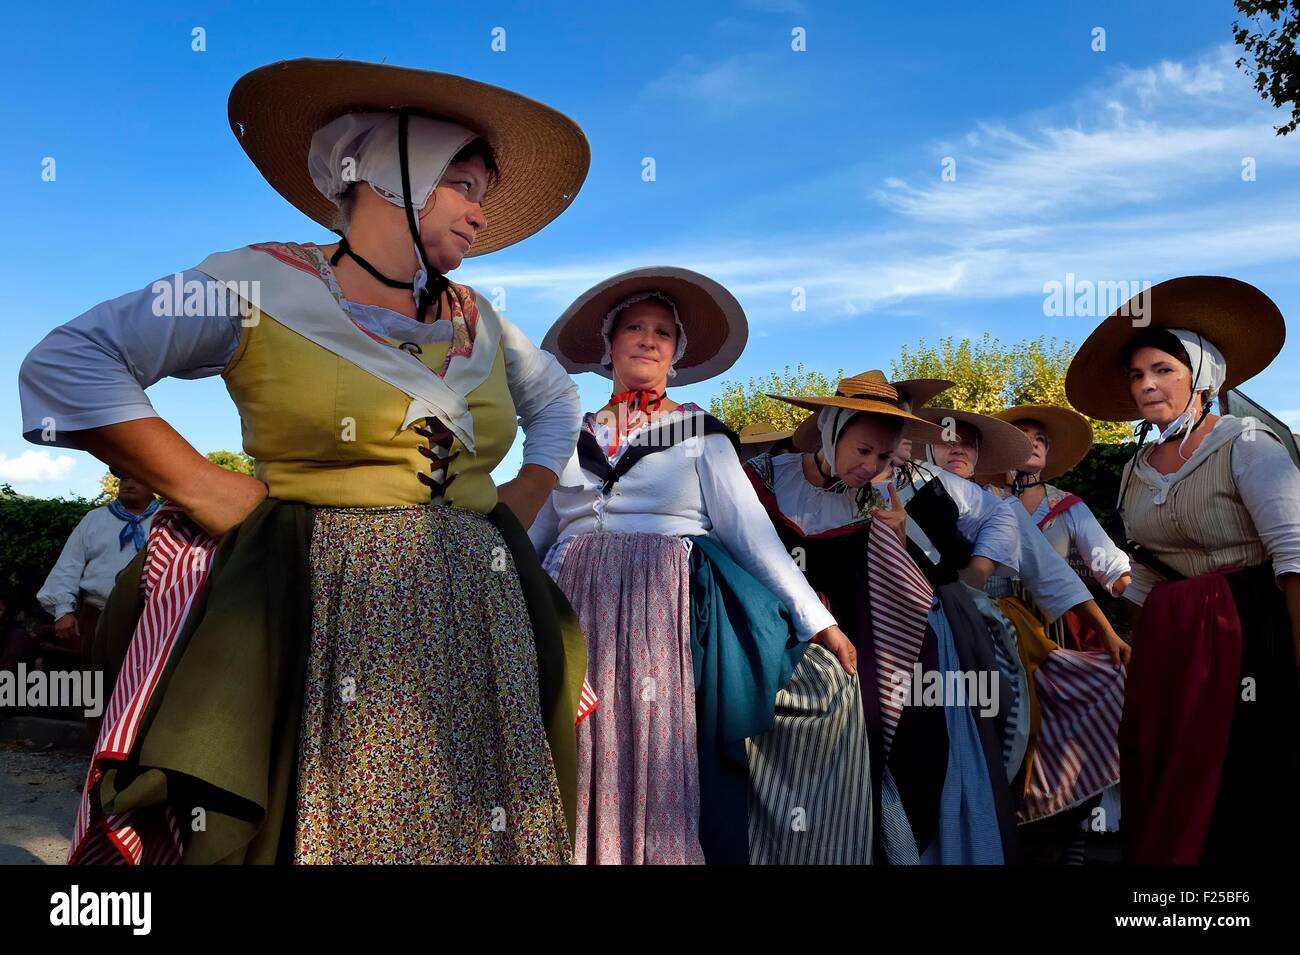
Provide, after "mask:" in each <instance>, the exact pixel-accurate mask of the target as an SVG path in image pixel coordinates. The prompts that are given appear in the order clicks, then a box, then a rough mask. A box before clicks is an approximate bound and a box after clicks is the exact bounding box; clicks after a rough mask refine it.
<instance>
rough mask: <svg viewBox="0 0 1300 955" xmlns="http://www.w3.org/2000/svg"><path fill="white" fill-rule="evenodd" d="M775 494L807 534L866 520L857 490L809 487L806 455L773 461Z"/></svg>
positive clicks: (782, 506)
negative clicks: (805, 461)
mask: <svg viewBox="0 0 1300 955" xmlns="http://www.w3.org/2000/svg"><path fill="white" fill-rule="evenodd" d="M772 490H773V492H774V493H775V494H776V502H777V504H778V505H779V506H780V508H781V513H782V514H784V515H785V516H786V517H788V518H790V520H792V521H794V522H795V523H796V524H798V525H799V529H800V530H801V531H803V533H804V534H820V533H821V532H822V531H829V530H834V529H835V528H838V527H844V526H846V525H848V524H853V523H856V522H857V521H860V520H862V519H863V518H862V515H861V513H860V512H859V510H858V501H857V495H858V492H857V489H856V488H850V489H848V490H841V491H829V490H827V489H826V488H824V487H817V486H816V485H814V484H811V483H809V481H808V479H807V478H806V477H804V473H803V455H802V454H800V453H797V452H795V453H792V454H779V455H777V456H776V457H774V458H773V459H772Z"/></svg>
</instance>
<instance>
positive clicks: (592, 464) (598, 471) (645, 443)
mask: <svg viewBox="0 0 1300 955" xmlns="http://www.w3.org/2000/svg"><path fill="white" fill-rule="evenodd" d="M691 417H693V418H698V419H699V421H700V423H701V425H702V426H693V427H692V428H691V429H690V430H689V432H688V431H687V429H686V428H683V427H682V426H681V421H682V419H681V418H678V419H676V420H675V421H661V422H659V423H656V424H654V425H652V426H651V427H649V428H647V429H645V430H644V431H640V432H637V434H636V435H635V436H634V437H633V438H632V439H630V440H629V441H628V445H629V446H628V449H627V450H626V451H624V452H623V455H622V457H620V458H619V459H618V462H617V463H616V464H613V465H611V464H610V463H609V458H608V457H607V456H606V454H605V452H604V451H603V450H602V449H601V447H600V442H599V441H597V440H596V436H595V435H594V434H592V433H591V432H590V431H588V430H587V429H586V428H583V429H582V430H581V431H580V432H579V433H578V463H579V464H580V465H582V469H583V470H584V471H588V472H590V473H591V474H594V475H595V476H596V477H598V478H599V479H600V480H601V481H602V482H603V483H602V485H601V488H600V493H601V494H608V493H609V492H610V491H611V490H612V489H613V487H614V485H615V484H617V483H618V481H619V478H621V477H622V476H623V475H624V474H627V472H628V471H630V470H632V467H633V466H634V465H635V464H636V463H637V462H638V461H640V460H641V459H642V458H644V457H647V456H648V455H651V454H654V453H655V452H656V451H666V450H668V448H671V447H673V446H674V445H676V444H677V443H678V442H680V441H682V440H684V439H686V438H689V437H694V436H695V435H697V434H698V435H705V436H707V435H710V434H724V435H726V436H727V440H729V441H730V442H731V445H732V447H733V448H735V449H736V450H737V453H738V454H739V449H740V439H739V438H737V437H736V435H735V432H733V431H732V430H731V429H730V428H728V427H727V426H726V425H725V424H723V423H722V422H721V421H719V420H718V419H717V418H715V417H713V415H711V414H708V413H707V412H704V411H697V412H693V413H692V415H691ZM687 420H690V418H688V419H687ZM674 424H676V425H677V427H674Z"/></svg>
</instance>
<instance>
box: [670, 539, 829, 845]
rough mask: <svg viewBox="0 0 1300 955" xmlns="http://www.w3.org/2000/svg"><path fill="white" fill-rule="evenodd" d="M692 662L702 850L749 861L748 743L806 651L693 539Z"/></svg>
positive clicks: (774, 603)
mask: <svg viewBox="0 0 1300 955" xmlns="http://www.w3.org/2000/svg"><path fill="white" fill-rule="evenodd" d="M689 540H690V541H691V544H692V546H691V660H692V663H693V665H694V669H695V714H696V740H697V743H698V747H699V761H700V845H701V846H702V848H703V849H704V858H705V861H707V862H708V863H709V864H710V865H717V864H723V865H744V864H746V863H747V862H748V861H749V808H748V805H749V803H748V798H749V791H748V790H749V764H748V760H747V758H746V756H745V739H746V738H747V737H750V736H757V735H759V734H760V733H765V732H767V730H768V729H770V728H771V726H772V722H773V712H774V710H775V708H776V694H777V691H778V690H780V689H781V687H783V686H785V685H786V684H787V683H788V682H790V677H791V676H792V675H793V673H794V668H795V667H797V666H798V665H799V661H800V660H802V659H803V654H804V651H805V650H806V649H807V647H808V645H807V644H806V643H804V642H803V641H801V640H799V638H798V637H797V636H796V634H795V629H794V622H793V620H792V618H791V616H790V612H789V611H788V610H787V609H786V607H785V605H784V604H783V603H782V602H781V601H780V600H779V599H778V598H777V597H776V595H775V594H773V593H772V592H771V591H770V590H768V589H767V588H766V587H764V586H763V584H761V583H759V581H758V580H757V579H756V578H755V577H754V576H753V575H751V574H750V573H749V572H748V571H747V570H745V569H744V568H743V567H741V566H740V565H739V564H737V563H736V562H735V561H734V560H733V559H732V558H731V555H730V554H728V553H727V551H726V548H724V547H723V546H722V545H721V544H719V543H718V542H717V541H715V540H713V539H711V538H709V537H691V538H689Z"/></svg>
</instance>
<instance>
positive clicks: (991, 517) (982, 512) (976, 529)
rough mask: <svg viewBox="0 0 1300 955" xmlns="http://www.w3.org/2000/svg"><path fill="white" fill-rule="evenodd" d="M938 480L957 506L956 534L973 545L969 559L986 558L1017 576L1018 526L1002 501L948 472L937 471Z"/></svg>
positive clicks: (1018, 555)
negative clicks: (959, 534) (957, 532)
mask: <svg viewBox="0 0 1300 955" xmlns="http://www.w3.org/2000/svg"><path fill="white" fill-rule="evenodd" d="M939 480H940V481H942V482H943V489H944V490H945V491H947V492H948V496H949V497H951V498H952V500H953V503H955V504H956V505H957V530H958V531H959V532H960V533H961V535H962V536H963V537H965V538H966V539H967V540H968V541H971V542H972V545H973V547H972V550H971V556H972V557H987V558H988V559H989V560H991V561H993V563H995V564H1000V565H1002V568H1005V569H1006V570H1007V571H1008V572H1009V573H1011V574H1016V573H1019V571H1020V533H1021V532H1020V525H1019V524H1017V523H1016V518H1015V515H1014V514H1008V513H1007V511H1006V508H1005V507H1003V506H1002V505H1003V500H1002V498H1000V497H998V496H997V495H996V494H994V493H993V492H992V491H986V490H985V489H984V488H982V487H980V486H979V485H978V484H976V483H975V482H974V481H968V480H966V479H965V478H961V477H958V476H957V475H955V474H953V473H952V472H951V471H943V470H941V471H939ZM1021 510H1024V508H1021Z"/></svg>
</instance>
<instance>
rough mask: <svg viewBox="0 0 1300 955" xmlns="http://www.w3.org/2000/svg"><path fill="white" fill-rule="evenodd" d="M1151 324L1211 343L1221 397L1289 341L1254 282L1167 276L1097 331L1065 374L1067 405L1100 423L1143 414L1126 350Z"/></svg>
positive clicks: (1277, 314) (1260, 368)
mask: <svg viewBox="0 0 1300 955" xmlns="http://www.w3.org/2000/svg"><path fill="white" fill-rule="evenodd" d="M1139 323H1141V324H1139ZM1147 328H1185V329H1187V330H1188V331H1192V332H1197V333H1199V334H1201V335H1202V336H1204V337H1205V338H1206V339H1207V340H1208V341H1209V342H1210V343H1212V344H1213V345H1214V346H1215V347H1216V348H1217V349H1218V350H1219V351H1220V352H1221V353H1222V354H1223V358H1224V362H1225V363H1226V364H1227V376H1226V379H1225V381H1224V382H1223V387H1222V388H1220V389H1219V392H1220V394H1222V393H1223V392H1226V391H1227V390H1228V389H1229V388H1235V387H1236V386H1237V385H1240V384H1241V383H1242V382H1244V381H1246V380H1247V379H1249V378H1251V377H1253V376H1255V375H1257V374H1259V373H1260V372H1261V371H1263V370H1264V369H1265V368H1267V367H1268V364H1269V362H1271V361H1272V360H1273V359H1274V358H1275V357H1276V356H1277V353H1278V352H1280V351H1281V350H1282V343H1283V342H1284V341H1285V340H1286V324H1285V322H1284V321H1283V319H1282V313H1281V312H1280V311H1279V310H1278V307H1277V306H1276V305H1274V304H1273V300H1272V299H1270V298H1269V297H1268V296H1267V295H1265V294H1264V293H1263V292H1261V291H1260V290H1259V289H1257V288H1255V287H1254V286H1253V285H1248V284H1247V283H1245V282H1242V281H1239V280H1237V279H1230V278H1224V277H1222V276H1217V275H1189V276H1184V277H1183V278H1176V279H1169V280H1168V281H1166V282H1161V283H1159V284H1158V285H1154V286H1152V287H1151V288H1150V289H1149V290H1148V291H1146V292H1143V293H1139V294H1138V295H1135V296H1134V297H1133V298H1131V299H1129V301H1128V302H1127V303H1126V304H1125V305H1123V306H1122V307H1121V308H1120V309H1119V310H1118V311H1116V312H1114V313H1113V314H1111V315H1110V316H1109V317H1108V318H1107V319H1106V320H1105V321H1103V322H1102V323H1101V324H1100V325H1098V326H1097V327H1096V328H1095V329H1093V331H1092V334H1091V335H1089V336H1088V338H1087V340H1086V341H1084V343H1083V345H1082V346H1080V348H1079V351H1078V353H1077V354H1076V355H1075V356H1074V360H1073V361H1071V362H1070V369H1069V371H1067V372H1066V375H1065V393H1066V395H1067V396H1068V397H1069V399H1070V404H1072V405H1073V406H1074V407H1075V408H1078V409H1079V411H1081V412H1083V413H1084V414H1085V415H1087V416H1088V417H1090V418H1096V419H1097V420H1098V421H1136V420H1138V419H1139V418H1141V417H1142V412H1141V411H1140V410H1139V409H1138V406H1137V404H1136V403H1135V402H1134V401H1133V396H1132V394H1131V393H1130V391H1129V376H1128V368H1127V367H1125V365H1124V352H1125V350H1126V349H1127V347H1128V345H1129V343H1130V342H1132V341H1133V339H1134V338H1135V337H1136V336H1137V335H1138V334H1140V333H1141V332H1142V331H1143V330H1145V329H1147Z"/></svg>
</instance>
